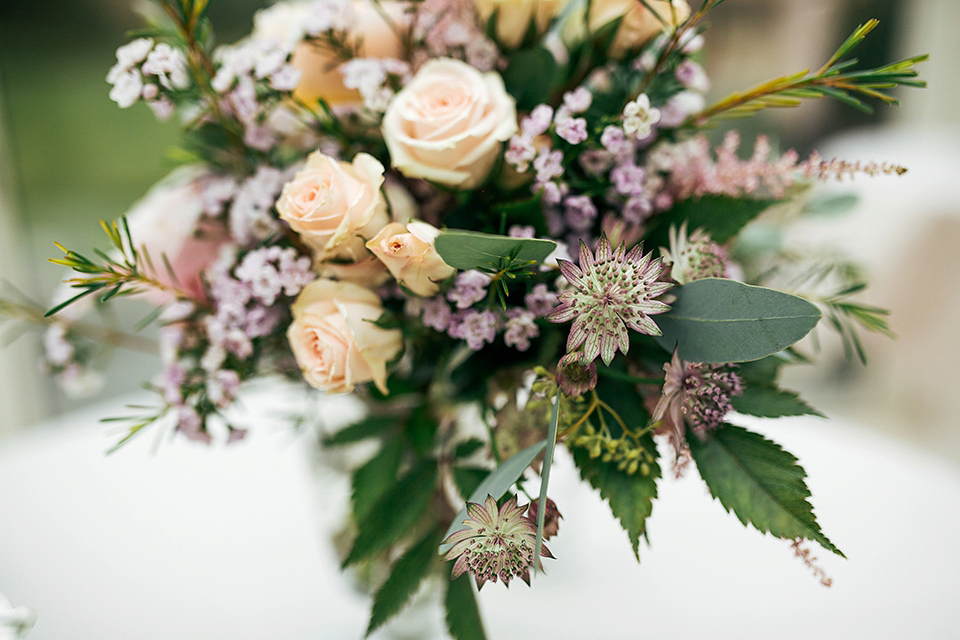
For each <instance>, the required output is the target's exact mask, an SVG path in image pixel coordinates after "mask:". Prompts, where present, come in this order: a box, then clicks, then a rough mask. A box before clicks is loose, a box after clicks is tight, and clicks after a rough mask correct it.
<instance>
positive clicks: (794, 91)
mask: <svg viewBox="0 0 960 640" xmlns="http://www.w3.org/2000/svg"><path fill="white" fill-rule="evenodd" d="M878 24H879V21H877V20H870V21H868V22H867V23H866V24H863V25H861V26H860V27H858V28H857V29H856V30H855V31H854V32H853V33H852V34H851V35H850V37H849V38H847V40H846V41H845V42H844V43H843V44H842V45H840V48H839V49H837V51H836V52H835V53H834V54H833V55H832V56H831V57H830V59H829V60H827V62H826V63H825V64H824V65H823V66H822V67H821V68H820V69H818V70H817V71H815V72H813V73H811V72H810V71H809V70H804V71H801V72H799V73H795V74H793V75H789V76H783V77H781V78H774V79H773V80H769V81H767V82H764V83H763V84H760V85H757V86H756V87H753V88H752V89H749V90H747V91H745V92H743V93H734V94H732V95H730V96H727V97H726V98H724V99H723V100H721V101H719V102H717V103H716V104H713V105H711V106H709V107H707V108H706V109H704V110H703V111H701V112H699V113H696V114H694V115H692V116H691V117H690V118H689V119H688V120H687V122H686V125H687V126H689V127H702V126H704V125H705V124H707V123H708V122H709V121H711V120H715V119H728V118H740V117H744V116H749V115H752V114H754V113H756V112H757V111H761V110H763V109H767V108H772V107H795V106H797V105H799V104H800V103H801V102H802V101H803V99H805V98H827V97H828V98H834V99H836V100H839V101H840V102H843V103H844V104H847V105H850V106H852V107H854V108H856V109H860V110H862V111H866V112H867V113H872V112H873V108H872V107H871V106H870V105H869V104H867V103H865V102H864V101H863V100H862V98H874V99H876V100H879V101H881V102H883V103H884V104H899V103H898V101H897V99H896V98H894V97H893V96H891V95H890V94H889V93H886V92H885V91H884V90H886V89H893V88H895V87H898V86H908V87H925V86H927V83H926V82H924V81H923V80H917V79H915V78H916V77H917V75H918V72H917V71H916V70H915V69H914V68H913V67H914V65H916V64H918V63H920V62H923V61H925V60H927V58H928V57H929V56H927V55H920V56H914V57H912V58H907V59H905V60H901V61H899V62H894V63H892V64H888V65H884V66H882V67H877V68H875V69H865V70H859V71H856V70H852V67H853V66H854V65H856V64H857V60H856V59H855V58H854V59H850V60H844V61H840V59H841V58H843V57H844V56H846V55H847V54H848V53H850V51H852V50H853V49H854V48H855V47H856V46H857V45H858V44H860V42H862V41H863V39H864V38H865V37H866V36H867V34H869V33H870V32H871V31H873V29H874V28H876V26H877V25H878Z"/></svg>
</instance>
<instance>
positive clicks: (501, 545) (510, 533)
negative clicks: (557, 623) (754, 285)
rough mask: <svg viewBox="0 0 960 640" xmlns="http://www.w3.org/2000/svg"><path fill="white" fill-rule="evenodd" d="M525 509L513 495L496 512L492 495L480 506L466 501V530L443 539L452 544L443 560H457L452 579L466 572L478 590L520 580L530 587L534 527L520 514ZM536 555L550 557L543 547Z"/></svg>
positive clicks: (532, 523)
mask: <svg viewBox="0 0 960 640" xmlns="http://www.w3.org/2000/svg"><path fill="white" fill-rule="evenodd" d="M526 510H527V509H526V507H518V506H517V497H516V496H513V497H512V498H510V499H509V500H507V501H506V502H505V503H504V505H503V506H502V507H500V508H499V509H498V508H497V501H496V500H494V499H493V497H492V496H487V499H486V501H485V502H484V504H482V505H481V504H478V503H476V502H468V503H467V515H468V516H469V517H468V518H467V519H466V520H464V521H463V524H464V525H466V527H467V528H466V529H461V530H460V531H457V532H455V533H453V534H451V535H450V537H448V538H447V539H446V540H444V544H452V545H453V547H451V548H450V550H449V551H447V555H446V556H444V559H445V560H453V559H454V558H456V559H457V561H456V562H455V563H454V564H453V572H452V577H453V578H457V577H459V576H460V575H461V574H463V573H464V572H465V571H469V572H470V573H472V574H473V576H474V577H475V578H476V579H477V587H478V588H479V587H482V586H483V585H484V584H485V583H486V582H487V581H488V580H490V581H492V582H496V581H497V580H502V581H503V583H504V584H509V583H510V581H511V580H512V579H514V578H520V579H522V580H523V581H524V582H526V583H527V584H530V567H531V566H533V547H534V544H535V542H536V537H537V525H536V523H534V522H533V521H532V520H530V518H528V517H527V516H525V515H524V512H525V511H526ZM540 555H541V556H543V557H545V558H552V557H553V554H551V553H550V550H549V549H547V547H546V545H543V546H541V547H540Z"/></svg>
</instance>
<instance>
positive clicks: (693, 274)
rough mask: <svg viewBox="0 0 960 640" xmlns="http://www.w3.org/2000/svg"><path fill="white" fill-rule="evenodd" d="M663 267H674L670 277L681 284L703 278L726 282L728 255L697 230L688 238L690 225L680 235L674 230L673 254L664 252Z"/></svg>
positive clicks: (671, 244)
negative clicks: (718, 279) (724, 279)
mask: <svg viewBox="0 0 960 640" xmlns="http://www.w3.org/2000/svg"><path fill="white" fill-rule="evenodd" d="M660 253H661V257H662V258H663V264H664V265H665V266H668V267H670V277H671V278H673V279H674V280H675V281H676V283H677V284H687V283H688V282H693V281H694V280H702V279H703V278H722V277H723V275H724V273H725V272H726V270H727V252H726V251H724V249H723V247H721V246H720V245H718V244H717V243H716V242H713V241H712V240H711V239H710V236H708V235H707V234H706V233H704V232H703V231H701V230H700V229H697V230H696V231H694V232H693V233H692V234H690V235H689V236H687V223H686V222H684V223H683V224H682V225H680V229H679V231H678V230H677V228H676V227H674V226H673V225H671V226H670V250H669V251H666V250H664V249H663V248H662V247H661V249H660Z"/></svg>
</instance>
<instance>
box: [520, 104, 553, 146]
mask: <svg viewBox="0 0 960 640" xmlns="http://www.w3.org/2000/svg"><path fill="white" fill-rule="evenodd" d="M551 122H553V107H551V106H550V105H548V104H541V105H537V106H536V107H534V108H533V111H531V112H530V115H529V116H527V117H526V118H524V119H523V121H522V122H521V123H520V129H521V130H522V131H523V135H525V136H528V137H530V138H536V137H537V136H539V135H543V134H544V133H546V131H547V129H549V128H550V123H551Z"/></svg>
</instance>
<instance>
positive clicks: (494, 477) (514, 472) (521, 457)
mask: <svg viewBox="0 0 960 640" xmlns="http://www.w3.org/2000/svg"><path fill="white" fill-rule="evenodd" d="M546 446H547V441H546V440H541V441H540V442H538V443H536V444H532V445H530V446H529V447H527V448H526V449H524V450H523V451H518V452H517V453H515V454H513V455H512V456H511V457H510V458H509V459H508V460H506V461H505V462H504V463H503V464H501V465H500V466H499V467H497V468H496V469H494V470H493V471H491V472H490V475H488V476H487V477H486V478H484V480H483V482H481V483H480V486H478V487H477V488H476V489H475V490H474V492H473V493H472V494H470V498H469V499H467V502H477V503H481V504H482V503H483V501H484V500H485V499H486V497H487V496H488V495H490V496H493V497H494V498H495V499H497V500H499V499H500V498H501V497H503V494H505V493H506V492H507V489H509V488H510V487H512V486H513V483H514V482H516V481H517V480H518V479H519V478H520V476H522V475H523V472H524V471H526V470H527V467H529V466H530V463H531V462H533V459H534V458H536V457H537V456H538V455H540V452H541V451H543V450H544V448H545V447H546ZM466 517H467V506H466V505H464V506H463V507H461V508H460V511H459V512H458V513H457V515H456V517H454V519H453V522H451V523H450V527H449V528H448V529H447V533H446V534H445V535H444V539H446V538H447V537H449V536H450V534H451V533H453V532H454V531H457V530H458V529H460V528H461V527H462V526H463V520H464V518H466ZM450 546H451V545H441V546H440V553H446V552H447V549H449V548H450Z"/></svg>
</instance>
